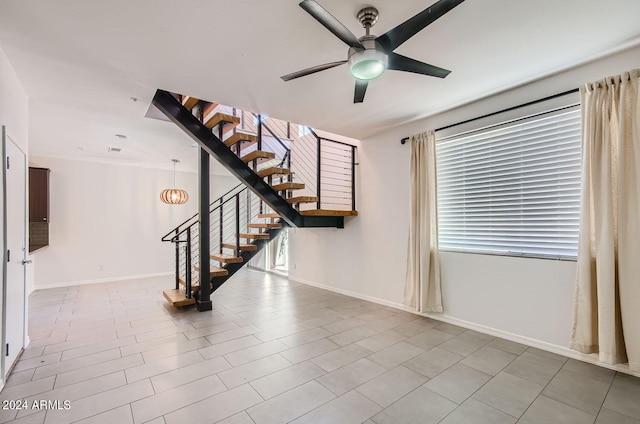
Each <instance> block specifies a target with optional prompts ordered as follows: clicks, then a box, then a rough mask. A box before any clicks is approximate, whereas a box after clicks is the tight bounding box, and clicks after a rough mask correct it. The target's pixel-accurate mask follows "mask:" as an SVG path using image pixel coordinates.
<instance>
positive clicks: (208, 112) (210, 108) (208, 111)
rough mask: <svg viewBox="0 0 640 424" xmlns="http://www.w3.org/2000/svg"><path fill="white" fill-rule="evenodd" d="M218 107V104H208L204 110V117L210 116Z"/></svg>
mask: <svg viewBox="0 0 640 424" xmlns="http://www.w3.org/2000/svg"><path fill="white" fill-rule="evenodd" d="M217 107H218V103H207V105H206V106H205V107H204V108H203V109H202V116H209V115H211V113H212V112H213V109H215V108H217Z"/></svg>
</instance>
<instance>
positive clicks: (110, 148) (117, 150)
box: [107, 147, 122, 153]
mask: <svg viewBox="0 0 640 424" xmlns="http://www.w3.org/2000/svg"><path fill="white" fill-rule="evenodd" d="M121 150H122V149H120V148H118V147H109V149H108V150H107V151H108V152H114V153H120V151H121Z"/></svg>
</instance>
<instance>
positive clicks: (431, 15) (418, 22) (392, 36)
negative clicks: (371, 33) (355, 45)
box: [376, 0, 464, 52]
mask: <svg viewBox="0 0 640 424" xmlns="http://www.w3.org/2000/svg"><path fill="white" fill-rule="evenodd" d="M463 1H464V0H439V1H438V2H436V3H434V4H432V5H431V6H429V7H428V8H426V9H425V10H423V11H422V12H420V13H418V14H417V15H415V16H414V17H413V18H410V19H408V20H406V21H404V22H403V23H401V24H400V25H398V26H397V27H395V28H393V29H391V30H389V31H387V32H386V33H385V34H382V35H381V36H379V37H378V38H376V41H377V42H378V43H380V44H381V45H382V47H383V48H384V49H385V50H386V51H387V52H391V51H393V50H395V49H397V48H398V47H399V46H400V45H401V44H402V43H404V42H405V41H407V40H408V39H409V38H411V37H413V36H414V35H416V34H417V33H418V32H420V31H422V30H423V29H424V28H425V27H426V26H427V25H429V24H431V23H432V22H434V21H435V20H436V19H438V18H440V17H441V16H442V15H444V14H445V13H447V12H448V11H450V10H451V9H453V8H454V7H456V6H457V5H459V4H460V3H462V2H463Z"/></svg>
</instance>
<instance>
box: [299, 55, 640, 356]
mask: <svg viewBox="0 0 640 424" xmlns="http://www.w3.org/2000/svg"><path fill="white" fill-rule="evenodd" d="M639 58H640V47H635V48H633V49H631V50H627V51H624V52H621V53H617V54H615V55H612V56H610V57H607V58H603V59H600V60H597V61H595V62H592V63H590V64H585V65H582V66H580V67H577V68H574V69H572V70H568V71H564V72H559V73H557V74H555V75H552V76H548V77H545V78H541V79H540V80H538V81H535V82H532V83H530V84H527V85H524V86H521V87H517V88H514V89H511V90H509V91H506V92H503V93H499V94H496V95H494V96H492V97H490V98H487V99H484V100H482V101H478V102H474V103H473V104H469V105H466V106H464V107H460V108H458V109H455V110H451V111H449V112H446V113H443V114H440V115H438V116H433V117H431V118H428V119H425V120H422V121H418V122H414V123H412V124H408V125H406V126H404V127H402V128H396V129H393V130H390V131H388V132H386V133H383V134H379V135H376V136H374V137H371V138H370V139H366V140H361V143H360V146H359V147H358V162H359V163H360V165H359V167H358V169H357V172H358V199H357V203H358V206H357V209H358V211H359V213H360V215H359V216H358V217H355V218H349V219H347V222H346V223H345V229H343V230H337V229H296V230H295V231H292V232H291V238H290V271H289V276H290V279H292V280H297V281H301V282H306V283H310V284H315V285H318V286H322V287H326V288H329V289H332V290H336V291H340V292H344V293H349V294H353V295H356V296H360V297H363V298H368V299H371V300H375V301H378V302H382V303H386V304H390V305H395V306H401V304H402V300H403V293H404V277H405V272H406V257H407V255H406V252H407V231H408V225H409V223H408V222H409V210H408V209H409V146H408V145H404V146H402V145H401V144H400V139H401V138H403V137H406V136H409V135H411V134H414V133H417V132H421V131H425V130H428V129H435V128H440V127H442V126H446V125H450V124H454V123H457V122H462V121H464V120H467V119H471V118H474V117H479V116H482V115H485V114H488V113H492V112H496V111H499V110H502V109H505V108H509V107H513V106H517V105H519V104H523V103H526V102H530V101H533V100H536V99H540V98H543V97H546V96H550V95H553V94H556V93H561V92H564V91H567V90H570V89H573V88H576V87H579V86H580V85H582V84H584V83H586V82H588V81H593V80H598V79H600V78H603V77H605V76H607V75H615V74H619V73H621V72H623V71H626V70H629V69H633V68H637V67H640V59H639ZM425 102H428V99H425ZM441 263H442V284H443V296H444V308H445V312H444V316H443V317H442V318H443V319H445V320H449V321H452V322H457V323H459V324H462V325H466V326H468V327H473V328H477V329H480V330H484V331H487V332H492V333H494V334H499V335H503V336H507V337H510V338H512V339H517V340H520V341H527V342H529V343H530V344H537V345H538V346H540V347H547V348H550V349H554V348H557V349H556V350H563V349H566V348H567V347H568V344H569V335H570V329H571V325H572V313H573V284H574V281H573V280H574V274H575V262H568V261H551V260H542V259H524V258H512V257H501V256H489V255H471V254H461V253H444V252H443V254H442V258H441Z"/></svg>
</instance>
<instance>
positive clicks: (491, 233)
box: [436, 106, 581, 258]
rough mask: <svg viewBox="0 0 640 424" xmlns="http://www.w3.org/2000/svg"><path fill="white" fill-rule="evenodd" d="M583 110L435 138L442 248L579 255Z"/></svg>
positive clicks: (525, 254)
mask: <svg viewBox="0 0 640 424" xmlns="http://www.w3.org/2000/svg"><path fill="white" fill-rule="evenodd" d="M580 159H581V154H580V108H579V106H574V107H571V108H565V109H562V110H557V111H554V112H549V113H545V114H541V115H537V116H533V117H529V118H526V119H522V120H517V121H512V122H510V123H507V124H502V125H499V126H495V127H490V128H485V129H482V130H479V131H475V132H470V133H466V134H460V135H454V136H451V137H447V138H445V139H441V140H438V141H437V142H436V163H437V178H438V225H439V244H440V249H441V250H455V251H466V252H478V253H491V254H504V255H517V256H531V257H551V258H575V257H576V256H577V249H578V224H579V209H580Z"/></svg>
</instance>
